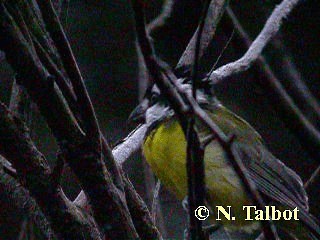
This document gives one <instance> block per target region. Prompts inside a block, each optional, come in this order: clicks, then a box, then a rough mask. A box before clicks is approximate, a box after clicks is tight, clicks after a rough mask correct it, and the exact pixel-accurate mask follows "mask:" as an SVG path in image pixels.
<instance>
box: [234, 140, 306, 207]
mask: <svg viewBox="0 0 320 240" xmlns="http://www.w3.org/2000/svg"><path fill="white" fill-rule="evenodd" d="M239 152H240V156H241V159H242V161H243V163H244V165H245V166H246V168H247V169H248V171H249V175H250V177H251V179H252V180H253V181H254V183H255V184H256V185H257V188H258V189H259V191H260V192H261V193H263V194H264V195H266V196H267V197H269V198H270V199H271V200H274V201H276V202H280V203H281V204H283V205H286V206H288V207H290V208H295V207H299V208H300V209H301V208H302V209H304V210H307V211H308V197H307V194H306V192H305V190H304V188H303V183H302V181H301V179H300V177H299V176H298V175H297V174H296V173H295V172H294V171H293V170H291V169H290V168H288V167H287V166H285V165H284V164H283V163H282V162H281V161H280V160H279V159H277V158H276V157H275V156H273V155H272V154H271V153H270V152H269V151H268V150H267V149H266V147H265V146H263V145H262V144H257V145H256V146H255V145H252V146H248V145H246V144H239Z"/></svg>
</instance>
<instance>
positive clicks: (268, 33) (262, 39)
mask: <svg viewBox="0 0 320 240" xmlns="http://www.w3.org/2000/svg"><path fill="white" fill-rule="evenodd" d="M299 2H300V1H299V0H283V1H282V2H281V3H280V4H279V5H278V6H277V7H276V8H275V9H274V10H273V12H272V14H271V16H270V17H269V18H268V20H267V22H266V24H265V25H264V27H263V29H262V31H261V32H260V34H259V35H258V37H257V38H256V39H255V40H254V41H253V43H252V44H251V46H250V48H249V49H248V50H247V52H246V53H245V54H244V55H243V57H241V58H240V59H238V60H236V61H234V62H232V63H228V64H226V65H224V66H222V67H220V68H218V69H217V70H215V71H214V72H213V73H212V75H211V77H210V79H211V80H212V81H213V82H214V83H218V82H220V81H222V80H223V79H225V78H227V77H230V76H231V75H234V74H236V73H239V72H243V71H245V70H247V69H248V68H249V67H250V66H251V65H252V64H253V62H255V61H256V60H257V58H258V57H259V56H260V54H261V52H262V50H263V49H264V47H265V46H266V45H267V44H268V42H269V41H270V39H271V38H272V37H273V36H274V35H275V34H276V33H277V32H278V31H279V28H280V26H281V24H282V21H283V20H284V19H285V18H286V17H287V16H288V15H289V13H290V12H291V11H292V9H293V8H294V7H295V6H296V5H297V4H298V3H299Z"/></svg>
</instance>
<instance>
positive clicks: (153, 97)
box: [150, 93, 159, 105]
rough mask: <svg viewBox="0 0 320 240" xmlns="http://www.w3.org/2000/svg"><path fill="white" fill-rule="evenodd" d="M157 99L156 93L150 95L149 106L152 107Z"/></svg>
mask: <svg viewBox="0 0 320 240" xmlns="http://www.w3.org/2000/svg"><path fill="white" fill-rule="evenodd" d="M158 99H159V94H158V93H152V95H151V99H150V104H151V105H154V104H155V103H156V102H157V101H158Z"/></svg>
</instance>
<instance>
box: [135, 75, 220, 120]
mask: <svg viewBox="0 0 320 240" xmlns="http://www.w3.org/2000/svg"><path fill="white" fill-rule="evenodd" d="M177 83H178V84H179V85H180V88H181V89H182V90H183V91H187V92H188V91H189V92H190V93H191V89H192V88H191V84H190V80H188V79H187V78H180V79H178V82H177ZM198 85H199V88H198V90H197V102H198V103H199V104H200V106H202V107H205V106H206V105H207V106H208V105H211V104H214V103H215V102H217V100H216V98H215V97H214V94H213V91H212V85H211V83H210V82H209V81H208V80H207V79H206V78H204V79H203V80H202V81H201V82H200V83H199V84H198ZM173 115H174V111H173V109H172V108H171V107H170V105H169V102H168V101H167V99H166V98H165V97H164V95H163V94H161V92H160V90H159V88H158V87H157V86H156V85H155V84H154V85H153V86H151V87H149V88H148V89H147V91H146V93H145V96H144V98H143V99H142V101H141V103H140V104H139V105H138V106H137V107H136V108H135V109H134V110H133V111H132V113H131V114H130V116H129V121H130V122H139V123H142V122H143V123H146V124H148V125H154V124H156V123H159V122H161V121H163V120H164V119H166V118H170V117H172V116H173Z"/></svg>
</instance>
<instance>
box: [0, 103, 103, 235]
mask: <svg viewBox="0 0 320 240" xmlns="http://www.w3.org/2000/svg"><path fill="white" fill-rule="evenodd" d="M0 154H1V155H3V156H4V157H5V158H7V159H9V160H10V161H11V162H12V164H13V167H14V168H15V169H16V170H17V173H18V177H19V181H20V182H21V183H22V184H23V185H24V186H25V187H26V188H27V189H28V190H29V191H30V193H31V194H32V196H33V197H34V198H35V199H36V201H37V203H38V204H39V206H40V207H41V209H42V211H43V212H44V213H45V214H46V216H47V217H48V218H49V220H50V223H51V224H52V227H53V229H54V231H55V232H56V234H57V235H58V236H59V237H61V238H62V239H82V238H83V235H84V237H85V239H97V240H98V239H99V240H100V233H99V232H98V231H97V229H96V227H95V226H94V223H93V222H92V220H91V219H90V217H89V216H85V215H84V213H82V212H80V211H79V210H78V209H77V208H76V207H75V206H74V205H73V204H72V203H71V202H70V201H69V200H68V199H67V198H66V197H65V195H64V193H63V191H62V190H61V188H60V187H58V188H52V183H51V170H50V168H49V165H48V164H47V162H46V159H45V158H44V156H43V155H42V154H41V153H40V152H39V151H38V150H37V149H36V147H35V146H34V145H33V143H32V141H31V139H30V136H29V134H28V131H27V128H26V127H25V126H24V124H23V122H22V121H21V120H20V119H18V118H17V117H16V116H14V115H13V114H12V113H11V112H9V110H8V109H7V108H6V107H5V106H4V105H3V104H2V103H1V104H0ZM65 209H67V211H66V210H65ZM62 222H63V224H62ZM75 229H81V231H79V230H77V231H75Z"/></svg>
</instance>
